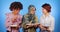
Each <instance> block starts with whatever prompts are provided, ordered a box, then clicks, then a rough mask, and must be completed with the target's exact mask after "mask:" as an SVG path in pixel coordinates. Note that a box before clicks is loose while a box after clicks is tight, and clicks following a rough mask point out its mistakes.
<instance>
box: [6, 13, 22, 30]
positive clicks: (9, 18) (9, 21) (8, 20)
mask: <svg viewBox="0 0 60 32" xmlns="http://www.w3.org/2000/svg"><path fill="white" fill-rule="evenodd" d="M16 16H17V18H16V21H15V22H14V23H13V22H12V19H13V18H14V17H15V15H14V14H12V13H6V23H5V26H6V29H7V30H9V31H11V27H10V25H19V28H20V26H21V25H20V24H21V22H22V16H21V15H20V14H17V15H16ZM12 31H13V30H12ZM14 31H16V30H14Z"/></svg>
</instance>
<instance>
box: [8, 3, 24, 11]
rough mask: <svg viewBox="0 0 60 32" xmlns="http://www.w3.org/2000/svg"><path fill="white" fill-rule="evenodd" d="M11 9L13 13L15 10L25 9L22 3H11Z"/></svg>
mask: <svg viewBox="0 0 60 32" xmlns="http://www.w3.org/2000/svg"><path fill="white" fill-rule="evenodd" d="M9 9H10V10H11V11H13V9H20V10H21V9H23V5H22V3H21V2H13V3H11V5H10V7H9Z"/></svg>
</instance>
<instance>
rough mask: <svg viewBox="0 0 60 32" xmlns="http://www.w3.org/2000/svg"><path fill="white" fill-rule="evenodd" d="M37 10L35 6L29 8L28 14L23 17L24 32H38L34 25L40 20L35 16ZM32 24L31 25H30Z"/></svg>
mask: <svg viewBox="0 0 60 32" xmlns="http://www.w3.org/2000/svg"><path fill="white" fill-rule="evenodd" d="M35 11H36V8H35V6H34V5H30V6H29V7H28V13H27V14H26V15H24V16H23V24H22V27H23V30H24V32H36V25H32V24H35V23H37V22H38V18H37V16H36V15H35ZM28 24H31V25H28Z"/></svg>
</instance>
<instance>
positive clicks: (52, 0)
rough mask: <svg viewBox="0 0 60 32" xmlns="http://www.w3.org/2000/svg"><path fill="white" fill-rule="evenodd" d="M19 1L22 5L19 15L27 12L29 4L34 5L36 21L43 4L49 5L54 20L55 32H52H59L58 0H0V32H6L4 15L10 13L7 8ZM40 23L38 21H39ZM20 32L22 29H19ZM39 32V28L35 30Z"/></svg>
mask: <svg viewBox="0 0 60 32" xmlns="http://www.w3.org/2000/svg"><path fill="white" fill-rule="evenodd" d="M14 1H19V2H21V3H22V4H23V10H21V11H20V14H21V15H24V14H26V13H27V12H28V6H29V5H30V4H33V5H35V7H36V9H37V10H36V15H37V16H38V19H40V16H41V14H42V7H41V6H42V5H43V4H44V3H49V4H50V5H51V6H52V9H51V15H52V16H54V18H55V30H54V32H60V0H0V32H6V28H5V17H6V16H5V14H6V13H9V12H11V11H10V10H9V6H10V4H11V3H12V2H14ZM39 21H40V20H39ZM20 31H21V32H22V28H21V29H20ZM37 32H39V28H38V29H37Z"/></svg>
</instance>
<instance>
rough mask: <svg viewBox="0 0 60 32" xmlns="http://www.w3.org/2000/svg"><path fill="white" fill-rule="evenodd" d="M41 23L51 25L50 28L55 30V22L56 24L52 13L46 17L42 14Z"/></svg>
mask: <svg viewBox="0 0 60 32" xmlns="http://www.w3.org/2000/svg"><path fill="white" fill-rule="evenodd" d="M40 24H42V25H43V26H46V27H49V30H51V31H53V30H54V24H55V20H54V17H53V16H51V15H50V14H49V15H48V16H46V17H45V15H42V16H41V17H40Z"/></svg>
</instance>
